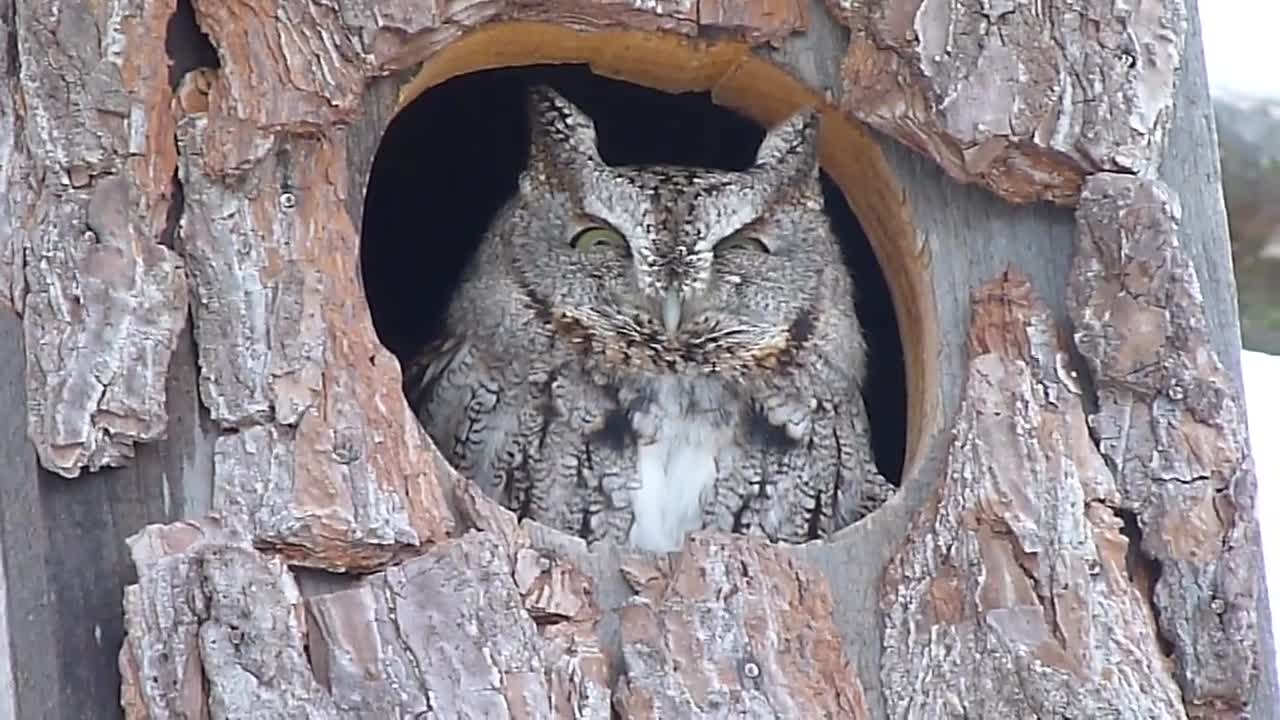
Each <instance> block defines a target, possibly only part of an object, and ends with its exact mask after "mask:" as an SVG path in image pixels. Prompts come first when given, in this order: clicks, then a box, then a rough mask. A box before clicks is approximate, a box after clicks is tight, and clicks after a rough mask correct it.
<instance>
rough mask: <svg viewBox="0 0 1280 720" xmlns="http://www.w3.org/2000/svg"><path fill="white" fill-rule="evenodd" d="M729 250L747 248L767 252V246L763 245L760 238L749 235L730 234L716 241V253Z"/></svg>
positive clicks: (750, 250)
mask: <svg viewBox="0 0 1280 720" xmlns="http://www.w3.org/2000/svg"><path fill="white" fill-rule="evenodd" d="M730 250H747V251H749V252H759V253H765V254H768V252H769V248H768V247H766V246H765V244H764V243H763V242H761V241H760V238H756V237H751V236H750V235H730V236H729V237H727V238H725V239H723V240H721V241H720V242H718V243H716V253H717V254H718V253H722V252H728V251H730Z"/></svg>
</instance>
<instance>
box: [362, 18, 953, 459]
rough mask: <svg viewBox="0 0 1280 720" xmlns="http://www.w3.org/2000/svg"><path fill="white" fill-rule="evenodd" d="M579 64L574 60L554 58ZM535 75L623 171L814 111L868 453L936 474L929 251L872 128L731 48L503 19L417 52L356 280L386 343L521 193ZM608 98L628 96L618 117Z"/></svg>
mask: <svg viewBox="0 0 1280 720" xmlns="http://www.w3.org/2000/svg"><path fill="white" fill-rule="evenodd" d="M405 60H406V61H408V60H411V58H406V59H405ZM573 64H577V65H580V66H581V67H564V66H565V65H573ZM557 66H558V67H557ZM588 67H589V69H590V70H589V71H588V69H587V68H588ZM486 71H496V72H486ZM592 73H594V74H592ZM605 78H614V79H616V80H618V81H622V82H616V81H614V82H611V81H609V80H606V79H605ZM533 80H537V81H539V82H543V83H545V84H549V85H552V86H553V87H557V88H558V89H560V90H561V91H562V92H563V93H564V94H565V95H566V96H568V97H569V99H570V100H572V101H574V102H576V103H578V104H579V105H580V106H582V107H583V108H584V109H585V110H587V112H588V113H590V114H591V115H593V116H595V121H596V124H597V126H598V128H599V132H600V134H601V142H602V143H603V144H605V145H606V147H605V148H604V152H605V155H606V159H608V160H609V161H611V162H619V163H620V162H634V161H640V162H654V161H658V162H662V161H666V162H677V163H682V164H699V163H701V164H703V165H707V166H712V167H717V166H718V167H724V166H733V165H734V162H735V161H734V159H733V156H734V155H735V154H739V153H748V152H750V150H753V149H754V147H755V144H756V143H757V142H758V141H759V138H760V137H761V133H762V128H764V127H767V126H772V125H774V124H776V123H779V122H781V121H782V120H784V119H786V118H787V117H788V116H790V115H791V114H792V113H794V112H795V111H797V110H799V109H801V108H803V107H817V108H818V109H819V110H820V112H821V115H822V122H821V130H820V135H819V155H820V162H821V165H822V168H823V170H824V185H823V188H824V192H825V195H826V201H827V205H828V208H829V209H830V214H831V218H832V223H833V226H834V229H835V230H836V232H837V233H838V235H839V236H840V237H841V238H842V239H843V240H844V242H845V245H846V252H847V255H848V259H849V264H850V265H851V266H852V267H853V273H854V279H855V282H857V283H859V291H858V297H857V303H858V311H859V315H860V318H861V320H862V321H863V322H864V323H865V324H866V326H867V332H868V334H869V335H870V336H871V348H870V355H871V357H870V362H871V364H872V368H871V373H872V375H871V377H870V378H869V379H868V382H867V389H868V395H867V398H866V400H867V405H868V409H869V411H870V414H871V421H872V424H873V426H874V427H875V430H874V432H875V437H874V438H873V440H874V444H875V449H876V452H877V455H878V457H879V462H880V464H881V466H882V468H883V470H884V472H885V474H886V475H887V476H888V477H889V478H890V479H891V480H893V481H894V482H895V483H897V482H899V481H900V480H901V479H905V480H906V481H909V482H915V481H916V480H918V481H919V482H921V483H929V482H932V480H931V479H930V478H928V477H925V476H920V475H919V473H918V471H919V470H921V469H922V468H923V460H924V459H925V458H924V454H925V449H926V448H927V447H929V445H930V443H929V442H928V441H929V440H930V438H932V437H933V436H934V435H935V434H936V433H937V432H938V431H939V430H940V429H941V427H942V416H941V414H940V408H941V385H940V381H939V357H938V353H937V348H938V347H939V346H940V344H939V341H938V324H937V317H936V304H935V302H934V297H933V287H932V282H931V280H930V272H929V268H928V263H929V258H928V255H927V252H926V251H925V250H924V249H923V248H924V246H923V244H922V242H921V240H920V238H919V237H918V234H917V232H916V231H915V229H914V227H913V226H912V222H911V217H912V213H911V209H910V207H908V206H907V203H906V194H905V193H904V192H903V189H902V187H901V185H900V184H899V182H898V179H897V177H896V176H895V175H894V173H893V172H892V171H891V170H890V167H889V164H888V162H887V160H886V159H885V157H884V155H883V154H882V151H881V149H880V146H879V144H878V143H877V142H876V141H875V140H874V139H873V138H872V136H871V133H870V132H869V131H868V130H867V129H866V128H864V127H863V126H862V125H860V124H858V123H856V122H854V121H852V120H850V119H849V118H848V117H847V116H846V115H845V114H844V113H843V112H842V111H840V110H839V109H837V108H835V107H833V106H832V105H831V104H830V103H829V102H826V101H825V100H824V99H823V94H822V92H821V90H815V89H814V88H811V87H808V86H806V85H805V84H803V83H802V82H800V81H798V80H796V79H795V78H794V77H792V76H790V75H789V74H787V73H786V72H784V71H783V70H781V69H780V68H779V67H777V66H776V65H773V64H772V63H770V62H769V61H767V60H765V59H762V58H761V57H760V56H758V55H756V54H755V53H754V52H753V50H752V48H751V47H749V46H747V45H745V44H742V43H738V42H728V41H714V42H713V41H707V40H702V39H698V40H694V39H686V38H680V37H676V36H672V35H663V34H655V33H645V32H636V31H616V30H605V31H594V32H579V31H575V30H572V29H569V28H566V27H563V26H558V25H553V24H547V23H525V22H509V23H497V24H492V25H487V26H485V27H484V28H482V29H479V30H475V31H472V32H469V33H468V34H467V35H465V36H463V37H462V38H460V39H458V40H456V41H453V42H451V43H450V44H449V45H447V46H445V47H443V48H432V49H429V50H423V58H422V64H421V65H420V66H419V71H418V73H417V75H416V77H415V78H414V79H413V80H412V81H410V82H409V83H408V84H407V85H405V86H404V87H403V88H402V89H401V99H400V108H401V112H400V114H399V115H397V116H396V118H395V120H394V121H393V123H392V125H391V127H390V128H389V129H388V131H387V133H386V135H385V137H384V139H383V142H382V145H381V146H380V148H379V154H378V158H377V160H376V162H375V166H374V169H373V172H372V177H371V178H370V183H369V187H368V195H367V197H366V200H367V202H366V208H365V215H364V218H365V219H364V225H363V230H364V233H363V234H364V238H365V242H364V244H363V248H362V266H363V269H364V270H363V271H364V281H365V287H366V290H367V292H368V294H369V300H370V305H371V310H372V312H373V315H374V321H375V324H376V327H377V329H378V332H379V334H380V336H381V337H382V339H383V341H384V342H385V343H386V344H387V346H388V347H389V348H390V349H391V350H392V351H394V352H395V353H396V354H397V355H399V356H400V358H401V360H402V361H405V360H408V358H409V356H410V355H412V354H413V352H414V351H415V349H416V346H418V345H419V344H420V342H421V340H420V338H428V337H431V336H432V335H433V334H434V333H437V332H438V331H439V327H440V322H441V318H442V309H443V307H444V304H445V303H446V302H447V298H448V297H449V296H450V294H451V292H452V290H453V288H454V287H456V281H457V279H458V277H459V273H460V270H461V268H462V267H463V266H464V265H465V262H466V259H467V257H468V256H469V254H470V253H471V252H472V251H473V250H474V249H475V245H476V241H477V240H478V238H479V237H480V236H481V234H482V233H483V231H484V228H485V227H486V225H487V223H488V222H489V221H490V219H491V218H492V217H493V215H494V213H495V212H497V210H498V208H500V207H501V205H502V202H503V200H505V199H506V197H507V196H509V195H510V193H511V191H512V190H513V189H514V183H515V178H516V176H517V174H518V172H519V170H520V166H521V163H522V162H523V160H524V156H525V154H526V152H527V144H528V135H527V126H526V122H527V121H526V118H525V108H524V105H523V102H524V99H523V96H522V90H523V88H524V87H525V86H527V85H528V84H529V83H530V82H531V81H533ZM651 88H653V89H657V90H661V91H665V92H661V93H659V92H654V91H653V90H651ZM593 96H595V97H598V98H600V99H597V100H593ZM609 96H611V97H614V98H618V99H619V101H620V102H619V105H618V107H615V108H613V111H612V112H611V109H610V107H608V106H609V105H610V103H609V102H608V101H605V100H603V98H604V97H609ZM628 96H629V97H628ZM646 102H647V103H653V105H650V106H649V107H648V108H647V109H646V107H645V106H644V103H646ZM602 106H604V107H602ZM725 108H728V109H731V110H732V111H733V112H729V113H727V114H725V113H724V112H723V109H725ZM611 118H612V119H611ZM747 119H749V121H748V120H747ZM615 123H616V125H615ZM627 123H630V126H629V127H630V128H631V129H628V125H627ZM611 125H614V126H615V127H616V128H620V129H617V130H615V129H613V128H611V127H610V126H611ZM712 128H714V129H712ZM664 129H665V132H661V131H662V130H664ZM654 137H658V138H660V141H655V140H653V138H654ZM702 138H711V140H712V141H708V142H701V141H700V139H702ZM646 145H647V147H646ZM717 148H718V150H717ZM712 150H717V151H716V153H712ZM682 152H683V153H685V154H683V155H681V154H679V153H682ZM708 155H712V157H710V158H709V157H708ZM741 157H742V156H741V155H738V160H737V161H736V162H737V163H741V162H742V160H741ZM849 208H852V212H849ZM868 244H869V245H870V249H871V251H872V252H870V253H868V251H867V250H868V248H867V246H868ZM872 258H874V260H872ZM886 288H887V295H886V293H885V290H886ZM895 325H896V328H895ZM895 332H896V334H895ZM904 347H905V348H906V352H905V353H904V352H903V348H904ZM886 378H888V379H886ZM904 398H905V402H904ZM904 405H905V411H904ZM904 416H905V422H904ZM904 425H905V428H904Z"/></svg>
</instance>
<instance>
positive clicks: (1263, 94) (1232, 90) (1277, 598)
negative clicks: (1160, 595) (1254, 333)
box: [1199, 0, 1280, 664]
mask: <svg viewBox="0 0 1280 720" xmlns="http://www.w3.org/2000/svg"><path fill="white" fill-rule="evenodd" d="M1199 5H1200V22H1201V26H1202V28H1203V31H1204V52H1205V64H1206V65H1207V68H1208V72H1209V86H1210V89H1211V91H1212V92H1213V94H1214V95H1215V96H1217V95H1223V96H1226V95H1237V96H1239V95H1243V96H1249V97H1257V98H1272V99H1280V72H1277V68H1280V47H1278V46H1277V43H1276V42H1275V32H1276V28H1278V27H1280V2H1275V0H1200V3H1199ZM1275 287H1276V291H1277V292H1280V278H1276V286H1275ZM1241 364H1242V365H1243V371H1244V388H1245V406H1246V408H1247V413H1248V417H1249V436H1250V438H1251V440H1252V445H1253V460H1254V468H1255V470H1256V472H1257V476H1258V525H1259V527H1260V528H1261V531H1262V555H1263V559H1264V561H1265V564H1266V575H1267V578H1269V580H1270V581H1269V582H1268V585H1269V589H1270V591H1271V593H1270V594H1271V617H1272V619H1273V622H1272V628H1273V629H1274V628H1275V626H1276V622H1274V620H1280V485H1278V484H1280V445H1278V443H1280V356H1275V355H1266V354H1263V353H1258V352H1248V351H1246V352H1245V353H1244V355H1243V356H1242V358H1241ZM1278 664H1280V663H1278Z"/></svg>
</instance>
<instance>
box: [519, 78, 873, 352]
mask: <svg viewBox="0 0 1280 720" xmlns="http://www.w3.org/2000/svg"><path fill="white" fill-rule="evenodd" d="M532 110H533V114H532V116H531V117H532V120H533V125H534V132H533V143H532V146H531V149H530V164H529V168H528V169H527V170H526V172H525V174H524V175H523V176H522V178H521V193H520V197H519V198H518V200H517V202H518V205H519V207H520V211H519V212H518V213H517V214H516V215H514V216H513V217H512V221H513V224H512V226H511V227H510V228H509V229H508V231H507V232H508V233H509V235H508V236H509V237H511V238H512V242H513V243H514V246H515V247H514V248H513V249H514V253H513V262H514V263H515V264H516V266H517V271H518V273H519V274H520V275H521V277H522V282H523V283H524V284H525V285H526V286H527V287H528V288H529V292H530V294H531V295H532V296H534V297H535V298H536V299H537V302H540V303H543V304H545V305H546V306H547V307H548V308H549V309H550V310H551V311H552V313H553V314H558V315H559V316H561V317H565V318H570V320H571V324H572V325H573V329H572V331H571V332H569V335H568V336H570V337H571V338H572V340H573V342H576V343H579V346H580V347H584V348H590V349H591V351H592V352H598V353H600V354H601V355H602V356H603V357H606V358H613V359H611V360H608V362H609V363H610V365H611V366H617V365H618V363H619V362H620V361H619V359H618V358H623V360H622V361H621V362H623V363H624V364H626V365H631V366H635V367H637V368H650V369H653V368H654V367H657V368H662V367H669V368H670V367H676V366H679V367H686V366H687V367H692V368H697V369H699V370H702V371H712V372H715V371H716V369H717V368H729V367H737V368H739V369H741V368H742V367H744V366H745V365H748V364H750V363H752V362H755V359H758V358H759V357H761V354H762V353H775V354H776V353H777V352H778V349H779V348H783V347H786V345H787V343H788V342H789V338H791V337H792V335H793V333H792V332H791V331H792V329H793V328H795V327H797V323H799V325H800V326H807V327H810V328H811V327H812V325H813V323H812V321H811V318H812V317H813V312H812V309H813V308H814V307H815V306H819V305H821V304H822V303H823V302H824V300H823V298H822V297H821V296H822V295H823V294H824V293H827V292H829V291H830V290H831V288H836V290H838V289H839V287H842V286H841V285H839V283H841V282H844V283H847V282H848V278H847V274H845V271H844V269H843V261H842V259H841V257H840V253H839V248H838V246H837V245H836V243H835V239H834V236H833V235H832V234H831V230H830V227H829V225H828V222H827V219H826V216H825V214H824V213H823V210H822V201H821V191H820V190H819V187H818V183H817V174H818V170H817V162H816V142H815V139H816V123H815V121H814V118H813V115H812V114H811V113H809V114H806V113H801V114H798V115H796V116H795V117H793V118H791V119H790V120H788V121H786V122H784V123H782V124H780V125H779V126H777V127H775V128H774V129H772V130H770V131H769V132H768V133H767V134H766V137H765V139H764V141H763V142H762V143H761V146H760V149H759V151H758V153H757V159H756V163H755V165H754V166H753V167H751V168H749V169H747V170H744V171H737V172H729V171H720V170H710V169H700V168H679V167H640V166H631V167H613V166H609V165H607V164H606V163H605V162H604V161H603V160H602V159H601V158H600V156H599V153H598V151H597V149H596V135H595V128H594V124H593V123H592V121H591V120H590V118H588V117H587V116H586V115H585V114H583V113H582V112H581V111H580V110H578V109H577V108H576V107H574V106H573V105H572V104H571V103H569V102H568V101H566V100H564V99H563V98H561V97H560V96H558V95H556V94H555V93H554V92H551V91H541V92H539V93H535V95H534V97H533V100H532ZM838 276H843V280H840V279H839V277H838ZM802 321H803V322H802ZM806 323H807V325H806Z"/></svg>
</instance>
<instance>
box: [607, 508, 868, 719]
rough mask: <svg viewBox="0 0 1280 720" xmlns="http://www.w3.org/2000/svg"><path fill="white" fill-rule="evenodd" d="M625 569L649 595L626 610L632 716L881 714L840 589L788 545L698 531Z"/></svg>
mask: <svg viewBox="0 0 1280 720" xmlns="http://www.w3.org/2000/svg"><path fill="white" fill-rule="evenodd" d="M622 571H623V573H624V574H625V575H626V576H627V578H628V580H629V582H630V583H631V584H632V586H633V587H635V589H636V590H637V591H638V593H639V594H638V596H637V597H636V598H635V599H634V600H633V601H632V602H630V603H629V604H628V605H627V606H626V607H624V608H623V609H622V610H621V611H620V619H621V623H622V653H623V657H624V658H625V661H626V668H627V674H626V677H625V678H624V679H623V680H622V684H621V687H620V688H619V691H618V692H619V706H620V709H621V712H622V716H623V717H626V718H682V717H699V718H731V717H733V718H736V717H788V718H836V717H839V718H866V717H870V715H869V714H868V711H867V709H866V700H865V699H864V698H863V696H862V687H861V685H860V684H859V682H858V677H857V674H856V673H855V672H854V670H853V668H852V666H851V665H850V663H849V660H848V658H847V657H846V656H845V654H844V651H843V650H842V649H841V647H840V640H839V631H838V630H837V629H836V627H835V625H834V624H833V623H832V621H831V604H832V601H831V592H830V590H829V589H828V588H827V586H826V583H825V581H824V580H823V579H822V578H821V577H820V576H818V575H817V574H816V573H814V572H813V571H812V570H811V569H810V568H808V567H806V566H805V565H803V564H802V563H801V562H800V561H798V560H796V559H795V558H794V557H793V556H791V555H790V554H789V553H788V552H787V550H786V549H784V548H781V547H777V546H774V545H771V544H770V543H767V542H764V541H760V540H755V539H751V538H746V537H742V536H731V535H727V534H720V533H717V534H704V533H699V534H695V535H694V536H692V537H691V538H690V540H689V541H688V542H686V544H685V547H684V550H683V552H682V553H681V554H680V555H678V556H674V558H673V559H670V560H667V559H665V558H664V559H661V560H657V561H655V560H653V559H646V558H641V557H634V558H631V559H630V560H628V561H627V562H625V563H624V565H623V567H622Z"/></svg>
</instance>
